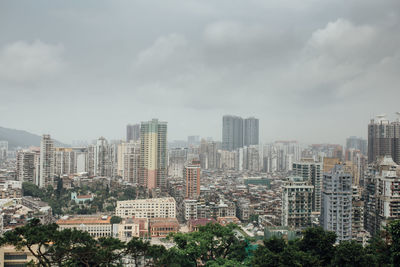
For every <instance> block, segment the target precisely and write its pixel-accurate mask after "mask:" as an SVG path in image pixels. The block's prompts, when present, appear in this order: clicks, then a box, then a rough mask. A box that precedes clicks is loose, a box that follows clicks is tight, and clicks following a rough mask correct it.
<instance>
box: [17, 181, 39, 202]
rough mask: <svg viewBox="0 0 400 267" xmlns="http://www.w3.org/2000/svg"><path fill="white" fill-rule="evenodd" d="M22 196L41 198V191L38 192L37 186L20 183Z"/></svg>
mask: <svg viewBox="0 0 400 267" xmlns="http://www.w3.org/2000/svg"><path fill="white" fill-rule="evenodd" d="M22 194H23V195H24V196H32V197H40V198H42V197H43V192H42V190H40V189H39V187H38V186H37V185H35V184H33V183H30V182H23V183H22Z"/></svg>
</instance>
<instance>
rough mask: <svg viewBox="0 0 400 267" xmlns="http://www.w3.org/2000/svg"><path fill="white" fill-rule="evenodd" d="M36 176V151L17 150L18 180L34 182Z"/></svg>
mask: <svg viewBox="0 0 400 267" xmlns="http://www.w3.org/2000/svg"><path fill="white" fill-rule="evenodd" d="M35 177H36V167H35V152H31V151H24V150H21V151H18V152H17V180H18V181H21V182H30V183H34V182H35Z"/></svg>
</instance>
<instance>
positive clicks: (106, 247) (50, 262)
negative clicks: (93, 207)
mask: <svg viewBox="0 0 400 267" xmlns="http://www.w3.org/2000/svg"><path fill="white" fill-rule="evenodd" d="M0 244H1V245H5V244H9V245H13V246H15V247H16V248H17V249H22V248H23V247H26V248H27V249H28V250H29V251H30V252H31V253H32V255H33V256H34V257H35V258H36V259H37V261H38V263H39V265H40V266H45V267H50V266H54V265H57V266H116V265H118V264H119V261H120V259H121V256H122V254H123V253H124V251H125V244H124V243H123V242H121V241H120V240H119V239H115V238H112V237H104V238H99V239H94V238H92V237H91V236H90V235H89V233H87V232H82V231H79V230H76V229H65V230H62V231H58V225H57V224H48V225H42V224H40V221H39V220H38V219H32V220H31V221H29V222H28V224H26V225H25V226H22V227H17V228H15V229H14V230H13V231H8V232H6V233H5V234H4V236H3V237H2V238H1V239H0Z"/></svg>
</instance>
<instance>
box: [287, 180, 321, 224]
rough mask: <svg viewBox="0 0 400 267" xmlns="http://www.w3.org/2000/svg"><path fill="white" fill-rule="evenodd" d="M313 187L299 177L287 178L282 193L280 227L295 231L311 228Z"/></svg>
mask: <svg viewBox="0 0 400 267" xmlns="http://www.w3.org/2000/svg"><path fill="white" fill-rule="evenodd" d="M313 189H314V187H313V186H312V185H310V184H309V183H308V182H306V181H303V178H301V177H289V178H288V181H286V182H285V183H284V184H283V191H282V226H286V227H287V226H289V227H293V228H295V229H304V228H307V227H311V224H312V222H311V212H312V195H313V194H312V192H313Z"/></svg>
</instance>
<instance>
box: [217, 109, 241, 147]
mask: <svg viewBox="0 0 400 267" xmlns="http://www.w3.org/2000/svg"><path fill="white" fill-rule="evenodd" d="M240 147H243V119H242V118H241V117H238V116H232V115H225V116H224V117H223V118H222V149H223V150H228V151H232V150H235V149H237V148H240Z"/></svg>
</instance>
